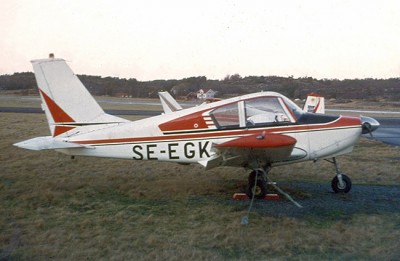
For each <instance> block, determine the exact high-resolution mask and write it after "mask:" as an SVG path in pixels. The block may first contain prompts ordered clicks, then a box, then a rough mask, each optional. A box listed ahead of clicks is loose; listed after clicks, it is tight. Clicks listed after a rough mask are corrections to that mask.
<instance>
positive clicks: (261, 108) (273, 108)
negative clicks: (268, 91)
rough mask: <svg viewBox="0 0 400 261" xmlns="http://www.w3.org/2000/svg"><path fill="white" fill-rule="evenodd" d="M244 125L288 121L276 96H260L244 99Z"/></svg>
mask: <svg viewBox="0 0 400 261" xmlns="http://www.w3.org/2000/svg"><path fill="white" fill-rule="evenodd" d="M245 113H246V115H245V116H246V126H247V127H251V126H261V125H270V124H277V123H285V122H290V121H291V120H290V118H289V116H288V114H287V112H286V111H285V109H284V108H283V106H282V104H281V102H280V101H279V99H278V98H277V97H261V98H257V99H251V100H247V101H245Z"/></svg>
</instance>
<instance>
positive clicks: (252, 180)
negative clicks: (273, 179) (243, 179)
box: [246, 170, 267, 199]
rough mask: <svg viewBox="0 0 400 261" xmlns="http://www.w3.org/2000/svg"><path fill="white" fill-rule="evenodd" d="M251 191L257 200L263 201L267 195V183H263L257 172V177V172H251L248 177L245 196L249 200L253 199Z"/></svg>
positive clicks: (260, 174) (260, 175)
mask: <svg viewBox="0 0 400 261" xmlns="http://www.w3.org/2000/svg"><path fill="white" fill-rule="evenodd" d="M256 176H257V182H256ZM254 185H255V188H254ZM253 191H254V197H255V198H257V199H263V198H265V195H267V182H265V180H264V179H263V177H262V173H261V172H259V173H258V175H257V170H254V171H252V172H251V173H250V175H249V184H248V186H247V189H246V195H247V196H248V197H249V198H253Z"/></svg>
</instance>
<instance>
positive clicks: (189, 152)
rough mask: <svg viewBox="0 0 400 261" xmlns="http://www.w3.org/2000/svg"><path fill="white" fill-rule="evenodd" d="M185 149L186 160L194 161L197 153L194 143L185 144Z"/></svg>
mask: <svg viewBox="0 0 400 261" xmlns="http://www.w3.org/2000/svg"><path fill="white" fill-rule="evenodd" d="M189 147H190V148H189ZM183 148H184V149H183V151H184V153H185V157H186V158H188V159H193V158H194V156H196V151H195V150H194V144H193V143H192V142H188V143H185V145H184V147H183Z"/></svg>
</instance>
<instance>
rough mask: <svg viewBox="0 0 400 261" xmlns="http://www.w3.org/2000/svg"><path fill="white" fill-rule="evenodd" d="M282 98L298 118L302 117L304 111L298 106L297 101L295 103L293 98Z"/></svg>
mask: <svg viewBox="0 0 400 261" xmlns="http://www.w3.org/2000/svg"><path fill="white" fill-rule="evenodd" d="M282 99H283V100H284V101H285V103H286V105H287V106H288V107H289V109H291V110H292V112H293V114H294V115H295V116H296V118H297V119H298V118H300V117H301V115H303V113H304V111H303V110H302V109H300V107H299V106H297V104H296V103H294V102H293V101H292V100H290V99H288V98H286V97H284V96H282Z"/></svg>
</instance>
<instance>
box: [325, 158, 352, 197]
mask: <svg viewBox="0 0 400 261" xmlns="http://www.w3.org/2000/svg"><path fill="white" fill-rule="evenodd" d="M326 161H328V162H330V163H332V164H334V165H335V169H336V176H335V177H334V178H333V179H332V182H331V186H332V190H333V191H334V192H335V193H348V192H349V191H350V190H351V179H350V178H349V177H348V176H346V175H345V174H343V173H342V171H341V170H340V168H339V165H338V163H337V161H336V158H332V161H330V160H326Z"/></svg>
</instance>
